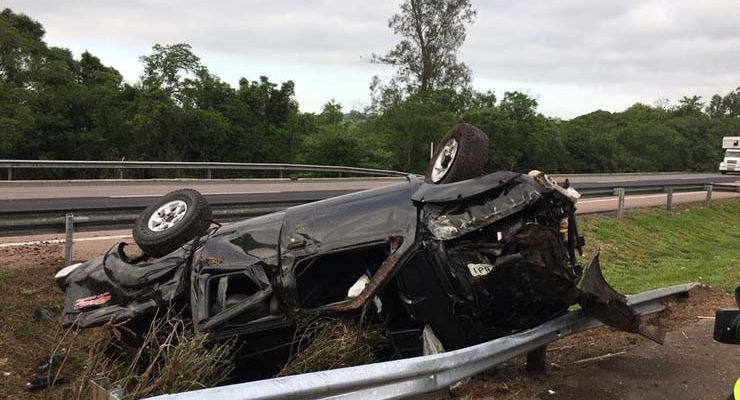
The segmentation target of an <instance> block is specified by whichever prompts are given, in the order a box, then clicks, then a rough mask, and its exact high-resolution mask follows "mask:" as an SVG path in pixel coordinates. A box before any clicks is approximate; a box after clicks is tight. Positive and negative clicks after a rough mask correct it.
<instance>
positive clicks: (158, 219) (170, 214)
mask: <svg viewBox="0 0 740 400" xmlns="http://www.w3.org/2000/svg"><path fill="white" fill-rule="evenodd" d="M210 225H211V207H210V205H209V204H208V201H207V200H206V198H205V197H203V195H202V194H200V193H199V192H198V191H196V190H193V189H181V190H176V191H174V192H170V193H167V194H166V195H164V196H162V197H161V198H160V199H159V200H158V201H157V202H156V203H154V204H152V205H151V206H149V207H147V209H146V210H144V212H142V213H141V215H139V218H138V219H137V220H136V223H135V224H134V228H133V236H134V241H136V244H138V245H139V247H140V248H141V250H142V251H144V253H146V254H148V255H150V256H153V257H162V256H164V255H167V254H169V253H171V252H173V251H174V250H177V248H179V247H180V246H182V245H183V244H185V243H186V242H187V241H189V240H191V239H193V238H194V237H196V236H200V235H202V234H203V233H204V232H205V231H206V229H208V227H209V226H210Z"/></svg>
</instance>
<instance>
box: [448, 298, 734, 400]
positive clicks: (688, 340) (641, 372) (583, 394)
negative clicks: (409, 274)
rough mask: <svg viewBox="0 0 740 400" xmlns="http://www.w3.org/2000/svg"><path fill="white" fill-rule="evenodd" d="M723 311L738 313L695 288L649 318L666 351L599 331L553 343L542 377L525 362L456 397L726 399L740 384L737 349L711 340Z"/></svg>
mask: <svg viewBox="0 0 740 400" xmlns="http://www.w3.org/2000/svg"><path fill="white" fill-rule="evenodd" d="M721 307H725V308H730V307H735V304H734V299H733V298H732V296H730V295H727V294H724V293H721V292H718V291H716V290H714V289H711V288H707V287H701V288H697V289H695V290H693V291H692V292H691V295H690V296H689V298H688V299H683V300H678V301H676V302H670V303H668V304H667V309H666V311H664V312H662V313H660V314H659V315H656V316H651V317H649V318H648V319H647V320H648V321H650V322H652V323H654V324H657V325H659V326H662V327H663V328H664V329H666V331H668V334H667V337H666V342H665V344H664V345H663V346H661V345H658V344H656V343H653V342H651V341H649V340H647V339H644V338H642V337H638V336H634V335H629V334H626V333H623V332H617V331H613V330H612V329H609V328H599V329H595V330H592V331H587V332H583V333H580V334H577V335H573V336H571V337H567V338H564V339H562V340H560V341H557V342H555V343H552V344H550V346H549V348H548V352H547V363H548V368H547V372H546V373H545V374H544V375H530V374H527V373H526V372H525V371H524V359H523V357H521V358H517V359H514V360H512V361H511V362H509V363H508V364H506V365H504V366H500V367H498V368H496V369H494V370H492V371H489V372H486V373H484V374H481V375H479V376H476V377H474V378H472V379H471V380H470V381H468V382H466V383H465V384H463V385H460V386H459V387H457V388H456V389H455V390H454V391H453V394H454V397H457V398H461V399H465V400H473V399H476V400H483V399H486V400H488V399H491V400H493V399H496V400H503V399H506V400H514V399H516V400H520V399H521V400H524V399H527V400H529V399H532V400H535V399H536V400H545V399H547V400H564V399H573V400H591V399H603V400H618V399H619V400H637V399H666V400H668V399H671V400H689V399H726V398H727V396H729V394H730V393H731V392H732V386H733V384H734V382H735V381H736V380H737V379H738V378H740V346H730V345H725V344H720V343H717V342H714V341H713V340H712V332H713V328H714V320H713V319H711V317H713V316H714V311H715V310H716V309H717V308H721ZM707 317H709V318H707Z"/></svg>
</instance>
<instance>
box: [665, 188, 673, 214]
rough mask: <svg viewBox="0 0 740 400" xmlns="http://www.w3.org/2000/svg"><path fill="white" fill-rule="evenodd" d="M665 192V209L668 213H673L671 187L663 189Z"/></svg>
mask: <svg viewBox="0 0 740 400" xmlns="http://www.w3.org/2000/svg"><path fill="white" fill-rule="evenodd" d="M665 191H666V205H665V208H666V210H668V211H673V186H668V187H667V188H665Z"/></svg>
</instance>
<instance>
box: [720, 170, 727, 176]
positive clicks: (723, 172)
mask: <svg viewBox="0 0 740 400" xmlns="http://www.w3.org/2000/svg"><path fill="white" fill-rule="evenodd" d="M719 173H720V174H722V175H727V171H719Z"/></svg>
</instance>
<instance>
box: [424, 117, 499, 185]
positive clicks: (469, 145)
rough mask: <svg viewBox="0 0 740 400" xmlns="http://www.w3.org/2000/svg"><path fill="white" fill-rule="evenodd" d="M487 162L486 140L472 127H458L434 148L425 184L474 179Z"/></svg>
mask: <svg viewBox="0 0 740 400" xmlns="http://www.w3.org/2000/svg"><path fill="white" fill-rule="evenodd" d="M487 161H488V136H486V134H485V133H483V131H481V130H480V129H478V128H477V127H475V126H473V125H470V124H457V125H455V126H453V127H452V129H450V130H449V132H447V134H446V135H444V137H443V138H442V140H440V141H439V143H438V144H437V150H435V151H434V155H433V156H432V159H431V160H430V161H429V166H428V167H427V173H426V178H425V180H426V182H428V183H436V184H440V183H452V182H459V181H464V180H466V179H471V178H475V177H477V176H480V175H482V174H483V167H484V166H485V165H486V162H487Z"/></svg>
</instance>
